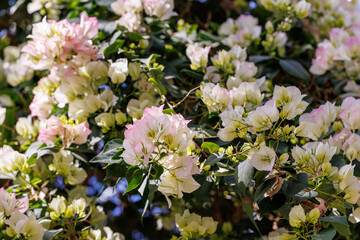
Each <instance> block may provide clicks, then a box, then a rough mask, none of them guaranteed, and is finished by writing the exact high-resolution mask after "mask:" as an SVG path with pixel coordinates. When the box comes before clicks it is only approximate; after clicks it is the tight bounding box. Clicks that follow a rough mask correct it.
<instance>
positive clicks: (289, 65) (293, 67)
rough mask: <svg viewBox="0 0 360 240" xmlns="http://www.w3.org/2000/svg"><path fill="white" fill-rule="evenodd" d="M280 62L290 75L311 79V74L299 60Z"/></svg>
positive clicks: (306, 79)
mask: <svg viewBox="0 0 360 240" xmlns="http://www.w3.org/2000/svg"><path fill="white" fill-rule="evenodd" d="M279 63H280V66H281V68H282V69H283V70H284V71H285V72H287V73H289V74H290V75H293V76H295V77H298V78H300V79H303V80H305V81H307V82H309V81H310V74H309V73H308V72H307V71H306V70H305V68H304V67H303V66H302V65H301V64H300V63H299V62H297V61H295V60H280V62H279Z"/></svg>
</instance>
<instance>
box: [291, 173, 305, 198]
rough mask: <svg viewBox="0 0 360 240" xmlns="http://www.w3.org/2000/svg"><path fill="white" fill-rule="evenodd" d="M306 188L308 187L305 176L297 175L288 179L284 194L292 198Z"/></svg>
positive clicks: (303, 174)
mask: <svg viewBox="0 0 360 240" xmlns="http://www.w3.org/2000/svg"><path fill="white" fill-rule="evenodd" d="M307 187H309V184H308V176H307V174H306V173H299V174H297V175H296V176H294V177H291V178H290V179H289V181H288V186H287V190H286V193H287V194H289V195H291V196H292V195H295V194H297V193H299V192H300V191H301V190H303V189H305V188H307Z"/></svg>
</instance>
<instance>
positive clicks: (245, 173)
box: [235, 159, 255, 193]
mask: <svg viewBox="0 0 360 240" xmlns="http://www.w3.org/2000/svg"><path fill="white" fill-rule="evenodd" d="M254 172H255V169H254V167H253V166H252V165H251V164H250V160H249V159H246V160H245V161H242V162H241V163H239V165H238V166H237V167H236V170H235V180H236V183H237V185H238V186H239V188H240V190H241V191H242V192H243V193H244V192H245V190H246V188H247V187H248V186H249V184H250V182H251V179H252V178H253V176H254Z"/></svg>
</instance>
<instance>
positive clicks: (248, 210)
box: [242, 201, 261, 236]
mask: <svg viewBox="0 0 360 240" xmlns="http://www.w3.org/2000/svg"><path fill="white" fill-rule="evenodd" d="M242 203H243V204H242V205H243V207H244V209H245V212H246V214H247V215H248V217H249V219H250V221H251V222H252V224H253V225H254V226H255V228H256V230H257V231H258V233H259V234H260V236H261V232H260V229H259V227H258V225H257V224H256V222H255V220H254V214H253V209H252V207H251V204H250V203H248V202H244V201H242Z"/></svg>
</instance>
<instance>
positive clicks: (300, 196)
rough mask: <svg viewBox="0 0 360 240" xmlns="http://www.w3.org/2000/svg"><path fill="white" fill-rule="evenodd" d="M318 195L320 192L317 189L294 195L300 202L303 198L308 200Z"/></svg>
mask: <svg viewBox="0 0 360 240" xmlns="http://www.w3.org/2000/svg"><path fill="white" fill-rule="evenodd" d="M317 195H319V193H318V192H316V191H309V192H307V191H305V190H303V191H300V192H299V193H297V194H295V195H294V199H295V200H296V201H297V202H300V201H303V200H307V199H309V198H314V197H316V196H317Z"/></svg>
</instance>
